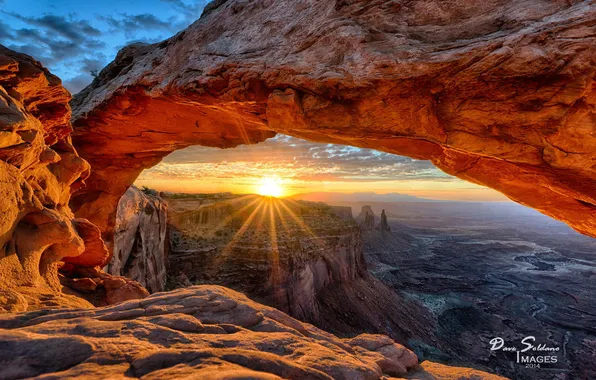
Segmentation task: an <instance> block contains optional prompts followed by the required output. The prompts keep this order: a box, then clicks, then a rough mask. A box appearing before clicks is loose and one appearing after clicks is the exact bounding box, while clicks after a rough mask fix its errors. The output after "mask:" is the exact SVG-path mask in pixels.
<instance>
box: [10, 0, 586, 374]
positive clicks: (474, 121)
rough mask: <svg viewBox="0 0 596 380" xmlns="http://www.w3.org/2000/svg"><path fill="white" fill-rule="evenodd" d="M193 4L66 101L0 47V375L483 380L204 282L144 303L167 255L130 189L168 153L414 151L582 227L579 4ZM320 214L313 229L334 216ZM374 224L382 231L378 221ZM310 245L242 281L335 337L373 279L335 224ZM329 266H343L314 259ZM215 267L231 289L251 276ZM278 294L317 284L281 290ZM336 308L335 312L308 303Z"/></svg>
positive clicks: (159, 223) (404, 314)
mask: <svg viewBox="0 0 596 380" xmlns="http://www.w3.org/2000/svg"><path fill="white" fill-rule="evenodd" d="M446 8H448V9H446ZM205 9H206V10H205V12H204V14H203V16H202V17H201V18H200V19H199V20H197V21H196V22H195V23H193V24H192V25H191V26H190V27H189V28H188V29H186V30H184V31H181V32H180V33H178V34H176V35H175V36H173V37H171V38H170V39H167V40H165V41H163V42H160V43H156V44H140V43H137V44H133V45H129V46H127V47H125V48H123V49H122V50H121V51H120V52H119V53H118V55H117V57H116V59H115V60H114V62H112V63H111V64H109V65H108V66H107V67H106V68H104V69H103V70H102V71H101V72H100V73H98V76H97V78H96V79H95V80H94V81H93V83H92V84H91V85H90V86H89V87H87V88H86V89H84V90H83V91H81V92H80V93H79V94H77V95H76V96H75V97H74V99H72V101H71V96H70V94H69V93H68V91H66V90H65V89H64V88H63V87H62V85H61V81H60V79H59V78H57V77H56V76H54V75H52V74H51V73H50V72H49V71H48V70H47V69H45V68H44V67H43V66H42V65H41V64H40V63H39V62H37V61H36V60H35V59H33V58H32V57H29V56H27V55H25V54H21V53H16V52H13V51H11V50H10V49H7V48H5V47H3V46H0V194H1V197H0V288H1V290H0V311H2V312H4V313H6V314H4V315H2V316H0V334H1V335H2V336H3V338H2V340H3V342H5V343H6V344H3V345H2V346H1V347H0V349H1V350H2V353H3V355H2V358H1V359H0V363H2V369H1V371H2V372H1V373H2V377H3V378H22V377H34V376H39V377H41V378H43V377H45V378H52V377H54V378H55V377H85V376H87V377H90V378H96V377H98V376H100V377H124V376H127V377H146V378H151V377H155V378H166V377H172V378H173V377H177V376H181V375H189V374H191V373H192V374H195V375H196V374H197V373H201V372H199V371H203V373H205V372H209V376H212V377H213V378H222V377H223V374H224V373H229V374H230V376H236V377H241V376H252V377H255V378H264V379H271V378H295V379H302V378H354V379H369V378H370V379H381V378H390V377H391V376H406V377H413V378H425V377H426V378H429V379H432V378H437V377H438V378H461V377H466V376H467V377H470V378H485V379H492V378H499V377H497V376H494V375H490V374H487V373H483V372H478V371H474V370H468V369H465V368H454V367H446V366H442V365H439V364H436V363H428V362H423V363H421V364H420V365H418V364H417V362H418V359H417V358H416V355H414V354H413V353H412V352H411V351H410V350H408V349H407V348H405V347H404V346H402V345H399V344H396V343H395V342H394V341H393V340H392V339H391V338H388V337H387V336H378V335H372V336H370V335H360V336H356V337H353V338H351V339H349V338H346V339H341V338H337V337H336V336H333V335H331V334H329V333H326V332H324V331H322V330H319V329H318V328H315V327H313V326H312V325H310V324H307V323H302V322H299V321H297V320H295V319H293V318H291V317H289V316H287V315H285V314H284V313H282V312H280V311H278V310H276V309H272V308H270V307H268V306H265V305H261V304H258V303H255V302H254V301H251V300H249V299H247V298H246V297H245V296H243V295H242V294H239V293H236V292H234V291H232V290H229V289H225V288H222V287H218V286H215V285H210V286H200V287H189V288H187V289H181V290H176V291H174V292H169V293H158V294H154V295H152V296H150V295H149V292H148V291H147V289H145V287H147V288H150V289H151V290H159V289H160V288H162V287H163V286H164V283H165V282H164V281H165V280H164V275H165V274H166V273H167V271H166V270H164V266H163V265H162V264H161V263H162V262H163V260H168V261H170V260H171V261H172V262H175V260H174V258H173V257H172V256H173V255H172V256H170V252H168V250H167V249H166V248H163V252H161V251H160V249H159V248H158V249H154V248H155V247H161V242H164V241H168V240H169V237H167V228H166V225H165V219H164V218H163V216H164V215H165V214H166V213H167V212H168V211H167V210H166V209H165V208H164V207H162V206H163V205H162V204H161V203H160V202H159V199H157V198H156V197H155V196H154V195H152V194H144V193H143V194H142V195H141V193H142V192H138V190H136V191H135V190H134V189H133V190H129V189H130V185H132V184H133V182H134V180H135V179H136V178H137V176H138V175H139V173H141V171H142V170H144V169H145V168H148V167H151V166H153V165H155V164H157V163H158V162H159V161H160V160H161V159H162V158H163V157H164V156H166V155H167V154H169V153H171V152H172V151H174V150H176V149H180V148H183V147H186V146H190V145H205V146H214V147H220V148H232V147H234V146H237V145H239V144H254V143H258V142H260V141H263V140H265V139H267V138H270V137H273V136H275V134H276V133H284V134H288V135H291V136H296V137H300V138H305V139H309V140H313V141H319V142H328V143H342V144H347V145H353V146H358V147H366V148H374V149H378V150H382V151H386V152H390V153H395V154H401V155H407V156H410V157H413V158H417V159H425V160H430V161H432V162H433V163H434V164H435V165H436V166H437V167H439V168H441V169H442V170H444V171H445V172H447V173H449V174H452V175H454V176H457V177H459V178H462V179H465V180H468V181H471V182H474V183H476V184H481V185H485V186H488V187H492V188H494V189H497V190H499V191H501V192H502V193H504V194H505V195H507V196H508V197H509V198H511V199H512V200H514V201H516V202H519V203H521V204H523V205H526V206H529V207H532V208H534V209H536V210H538V211H540V212H542V213H544V214H546V215H548V216H550V217H553V218H555V219H558V220H561V221H563V222H565V223H567V224H568V225H569V226H571V227H572V228H574V229H576V230H577V231H579V232H581V233H583V234H585V235H588V236H592V237H595V236H596V195H595V193H594V191H595V190H594V189H595V188H596V187H595V186H594V184H595V179H596V174H595V171H594V167H595V164H594V162H595V161H596V157H595V154H596V149H595V148H596V140H595V138H596V137H595V134H594V125H596V121H595V116H594V115H595V108H596V88H595V87H594V78H595V77H596V74H595V73H596V43H595V42H596V41H595V40H596V33H595V29H596V5H595V4H594V2H593V1H561V2H550V1H538V2H536V1H529V0H527V1H525V0H524V1H516V2H513V1H505V0H491V1H486V2H481V3H480V2H479V3H475V4H474V5H470V4H469V2H464V1H453V2H450V3H449V7H443V6H441V2H440V1H438V0H424V1H420V2H402V1H396V0H395V1H361V0H360V1H359V0H336V1H331V0H327V1H318V2H310V1H306V0H299V1H289V0H267V1H260V2H255V1H246V0H227V1H226V0H218V1H213V2H211V3H210V4H209V5H208V6H207V7H206V8H205ZM71 107H72V113H71ZM127 191H129V192H130V193H129V194H128V195H126V193H127ZM123 195H126V196H125V197H124V198H123ZM294 207H297V206H294ZM321 207H322V206H321ZM315 208H316V207H315ZM270 209H271V207H270ZM333 210H334V209H332V208H331V209H327V211H325V212H331V211H333ZM218 212H220V211H219V210H213V212H212V213H205V214H199V219H198V224H201V222H202V221H204V220H207V221H208V222H207V223H209V220H211V219H212V215H217V213H218ZM294 212H296V211H294ZM333 212H334V214H333V215H335V216H336V217H337V219H336V220H335V222H334V223H339V224H341V223H343V222H346V223H351V222H349V221H347V220H346V217H345V216H346V212H345V210H341V209H335V211H333ZM119 213H120V215H121V218H120V219H118V214H119ZM338 214H339V215H338ZM329 215H331V214H329ZM342 215H343V216H342ZM371 216H372V215H371ZM202 218H203V219H202ZM323 219H325V218H323ZM368 219H369V221H368V222H367V223H365V224H366V225H368V226H369V225H370V224H371V221H370V218H368ZM194 221H195V222H197V220H194ZM373 222H374V216H373ZM374 223H375V224H376V222H374ZM389 224H390V223H388V227H389ZM264 225H265V224H264ZM271 225H273V224H270V225H269V227H270V228H271ZM239 228H240V229H242V226H240V227H239ZM349 228H350V227H348V229H349ZM352 228H356V226H355V225H354V226H352ZM390 228H391V231H388V230H386V229H384V228H381V230H382V232H384V233H394V232H395V231H396V228H399V226H395V225H391V226H390ZM247 229H248V228H247ZM372 231H375V233H376V232H377V231H376V230H372ZM372 231H371V232H372ZM274 235H275V234H271V236H274ZM321 235H322V236H326V237H328V238H329V239H327V238H326V239H324V241H323V242H322V243H323V244H324V245H325V246H329V244H332V242H333V244H337V247H338V248H333V249H331V250H329V251H330V252H334V257H326V256H325V252H327V251H328V249H324V250H322V251H321V255H322V256H321V257H324V259H323V260H322V261H319V260H318V256H317V257H315V259H316V260H314V262H313V263H311V262H310V259H312V258H311V257H306V258H305V257H301V256H300V255H298V257H301V259H302V260H304V259H308V260H306V261H299V262H298V265H299V268H303V269H304V271H300V270H299V271H297V272H296V273H301V275H300V276H299V277H300V278H297V279H292V281H290V282H287V281H286V280H288V277H287V276H288V274H292V273H294V271H290V272H287V273H283V272H282V273H279V277H275V276H269V277H267V278H265V279H255V281H257V280H260V281H262V280H269V284H268V285H271V286H272V289H276V290H277V293H276V292H273V293H276V294H275V297H273V298H271V299H266V301H268V302H269V301H271V302H277V303H278V304H279V306H280V308H282V309H285V310H287V311H288V312H290V313H294V314H295V315H297V316H300V317H303V318H305V319H308V318H312V320H313V321H315V322H317V324H319V325H320V326H322V327H323V328H326V329H329V330H330V331H333V332H337V333H338V334H344V333H345V334H348V333H353V332H354V331H355V330H357V328H359V327H358V326H354V325H353V323H354V321H355V320H356V318H361V316H362V315H364V314H363V313H365V312H367V311H368V313H370V314H374V310H375V309H374V308H373V307H377V308H382V309H384V308H386V307H389V306H387V305H385V304H383V303H382V302H381V303H376V304H375V303H374V302H373V301H371V302H369V301H366V298H368V297H370V298H373V297H372V296H373V294H367V293H366V292H367V291H368V290H367V289H370V286H371V284H373V285H374V286H375V287H376V288H375V289H384V288H383V287H384V286H385V285H383V284H382V283H380V282H376V283H375V282H374V281H375V279H373V278H370V277H367V274H366V273H364V272H363V271H364V266H363V262H364V261H363V259H362V257H361V256H360V255H358V254H357V251H356V250H355V249H351V248H350V247H351V245H352V244H354V242H353V240H352V239H351V236H350V235H349V234H347V235H342V236H340V235H339V234H333V233H331V234H329V233H325V234H321ZM225 237H226V238H227V237H229V236H225ZM232 239H233V237H232ZM264 241H266V240H264ZM264 241H263V240H260V242H264ZM288 243H290V242H288ZM193 244H194V243H193ZM258 244H261V243H259V242H257V247H259V246H258ZM278 244H279V243H278ZM316 246H317V242H316V239H313V241H312V245H311V246H310V247H311V251H313V252H316ZM251 247H252V249H251ZM178 248H179V247H178ZM190 248H192V249H195V250H196V249H198V248H197V247H195V246H193V247H190ZM247 248H248V251H251V252H252V253H251V254H256V253H255V251H256V252H258V250H255V249H254V245H248V247H247ZM291 248H292V246H291V244H290V245H289V246H288V249H291ZM334 249H335V250H334ZM278 250H279V246H278ZM279 251H280V258H281V257H282V255H281V253H282V250H279ZM182 253H183V252H181V251H180V250H178V251H177V252H176V254H177V255H179V254H182ZM298 253H300V250H297V254H298ZM302 253H304V252H302ZM336 255H337V256H336ZM256 257H257V258H258V255H257V256H256ZM162 258H163V260H162ZM141 259H142V260H141ZM178 259H180V256H178ZM286 259H287V260H288V264H287V265H289V259H288V258H287V257H286ZM325 259H326V260H325ZM340 259H341V260H343V261H342V263H346V266H345V270H344V269H341V268H339V270H335V268H334V264H335V263H336V262H337V261H336V260H340ZM520 260H522V261H524V262H526V263H527V264H528V265H534V264H536V265H537V266H538V267H539V268H549V266H548V265H549V263H548V262H543V261H541V260H538V259H537V258H536V257H534V258H532V257H527V258H521V259H520ZM181 261H182V262H181V263H180V265H182V266H183V265H184V262H183V261H184V260H181ZM520 262H521V261H520ZM232 264H234V265H232V267H231V269H232V270H231V273H233V274H234V276H233V277H234V278H231V279H230V281H231V282H234V281H238V279H239V278H241V277H242V276H249V275H250V270H249V271H248V272H249V273H245V271H243V270H241V269H238V268H243V265H245V264H244V263H239V262H236V263H234V262H232ZM342 265H343V264H342ZM520 265H521V264H520ZM550 265H553V264H552V263H550ZM106 266H107V268H106ZM104 268H105V269H107V272H106V271H105V270H104ZM272 268H275V267H272ZM325 268H326V269H325ZM217 269H218V268H214V270H217ZM252 269H254V268H251V270H252ZM259 269H260V268H259ZM265 270H267V268H265ZM191 272H192V268H191ZM309 273H310V274H309ZM315 274H316V275H315ZM326 275H328V276H329V277H326ZM125 276H128V277H131V278H127V277H125ZM238 276H240V277H238ZM309 276H312V277H309ZM272 278H273V279H275V281H271V279H272ZM309 278H310V279H309ZM317 281H320V282H319V283H317ZM326 281H327V282H326ZM257 282H258V281H257ZM289 284H291V285H289ZM321 284H325V285H328V286H324V287H323V286H321ZM334 284H341V286H339V287H334V286H333V285H334ZM358 284H360V285H358ZM143 285H144V286H143ZM238 286H240V285H238ZM274 286H277V287H278V288H274ZM293 286H298V287H299V289H302V290H306V289H318V290H320V292H319V294H316V295H313V292H310V290H309V291H306V292H304V293H305V294H306V295H307V296H306V297H304V298H301V295H302V293H300V296H299V295H297V294H294V295H292V294H293V293H292V292H293V289H292V287H293ZM406 286H407V284H406ZM348 287H354V289H352V290H350V291H349V292H348V291H347V290H346V289H348ZM249 290H250V289H249ZM342 291H343V292H346V293H345V294H343V295H342V294H341V293H340V292H342ZM387 291H388V292H390V290H389V289H388V290H387ZM388 294H389V293H388ZM255 295H256V296H257V297H258V296H259V295H258V294H257V292H255ZM392 297H393V296H392ZM395 297H397V296H395ZM315 298H316V300H315ZM286 300H289V301H286ZM340 302H341V303H342V305H338V303H340ZM379 302H380V301H379ZM404 302H407V300H405V299H404ZM411 304H412V305H415V304H416V303H415V302H413V301H412V302H411ZM313 305H316V306H315V307H312V306H313ZM350 305H352V306H353V307H352V313H353V314H352V315H346V317H345V320H343V321H339V322H340V323H338V321H336V320H325V314H326V313H324V312H321V310H335V312H334V313H332V315H337V314H338V313H337V308H338V307H339V306H341V307H350ZM371 305H372V306H371ZM309 307H311V309H309V310H314V312H313V313H312V314H307V313H306V312H305V310H307V308H309ZM317 308H318V309H319V313H318V314H317V313H316V310H317ZM325 308H326V309H325ZM364 309H367V310H364ZM371 310H372V312H371ZM537 314H538V315H544V314H541V313H540V312H539V311H537ZM396 315H397V317H396V320H395V321H393V322H392V323H393V324H394V327H391V326H390V327H385V328H386V329H387V330H388V331H387V334H389V335H392V336H400V337H403V338H404V339H407V338H408V335H407V334H408V333H412V334H423V331H422V330H414V329H415V328H416V324H415V323H416V322H417V321H416V320H415V315H413V313H408V310H406V309H402V310H400V313H399V314H396ZM547 317H548V314H547ZM358 320H360V319H358ZM361 320H363V321H366V320H367V319H366V318H363V319H361ZM410 323H412V324H410ZM370 324H371V325H372V326H373V327H375V328H378V326H375V325H376V324H377V322H375V321H374V320H372V321H371V322H370ZM410 326H414V327H411V328H410ZM394 328H395V331H389V330H392V329H394ZM399 329H403V330H402V331H400V330H399ZM408 329H409V330H410V331H405V330H408ZM400 334H401V335H400ZM428 339H429V341H432V339H433V337H432V336H430V337H428ZM437 344H440V342H438V343H437ZM48 347H54V348H53V349H52V350H48ZM249 352H250V353H249ZM219 370H221V371H224V372H221V373H219V374H218V373H217V372H215V371H219Z"/></svg>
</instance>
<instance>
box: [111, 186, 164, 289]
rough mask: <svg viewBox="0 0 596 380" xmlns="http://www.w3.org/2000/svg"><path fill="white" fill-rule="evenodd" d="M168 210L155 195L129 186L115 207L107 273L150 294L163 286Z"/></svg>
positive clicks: (162, 201)
mask: <svg viewBox="0 0 596 380" xmlns="http://www.w3.org/2000/svg"><path fill="white" fill-rule="evenodd" d="M166 226H167V206H166V203H165V202H164V200H163V199H161V198H160V197H159V196H158V195H157V194H151V193H150V192H142V191H140V190H139V189H137V188H136V187H134V186H131V187H130V188H129V189H128V190H127V191H126V193H125V194H124V195H123V196H122V198H121V199H120V202H119V203H118V213H117V217H116V227H115V233H114V255H113V256H112V260H111V261H110V264H109V265H108V269H107V271H108V273H111V274H113V275H116V276H124V277H127V278H130V279H133V280H135V281H138V282H139V283H140V284H141V285H143V286H144V287H145V288H147V289H148V290H149V291H150V292H159V291H162V290H164V286H165V284H166V262H167V257H166V246H167V245H169V243H168V242H167V241H166Z"/></svg>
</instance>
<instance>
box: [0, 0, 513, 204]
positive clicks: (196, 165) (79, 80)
mask: <svg viewBox="0 0 596 380" xmlns="http://www.w3.org/2000/svg"><path fill="white" fill-rule="evenodd" d="M206 3H207V1H189V0H126V1H121V0H103V1H80V0H77V1H67V0H37V1H22V0H0V12H1V14H2V17H0V44H3V45H5V46H7V47H9V48H11V49H13V50H17V51H21V52H24V53H27V54H30V55H32V56H34V57H35V58H36V59H38V60H40V61H41V62H42V63H43V64H45V65H46V66H47V67H49V68H50V70H51V71H52V72H53V73H55V74H57V75H58V76H60V77H61V78H62V79H63V83H64V85H65V86H66V87H67V88H68V89H69V90H70V91H71V92H73V93H76V92H78V91H80V90H81V89H82V88H84V87H85V86H86V85H87V84H89V83H90V82H91V80H92V75H91V72H92V71H95V70H101V68H103V67H104V66H105V65H106V64H108V63H109V62H110V61H111V60H112V59H113V58H114V57H115V55H116V53H117V52H118V50H119V49H120V48H122V47H123V46H125V45H127V44H129V43H132V42H147V43H153V42H158V41H161V40H163V39H165V38H167V37H169V36H171V35H173V34H174V33H176V32H177V31H179V30H181V29H184V28H185V27H186V26H188V25H189V24H190V23H192V22H193V21H194V20H196V19H197V18H198V17H199V16H200V14H201V12H202V9H203V7H204V5H205V4H206ZM271 179H273V180H274V181H275V182H276V184H278V185H279V186H281V188H282V189H283V195H293V194H299V193H309V192H347V193H351V192H375V193H380V194H384V193H403V194H409V195H414V196H418V197H422V198H431V199H447V200H469V201H498V200H505V199H506V198H505V197H504V196H503V195H501V194H500V193H498V192H496V191H494V190H491V189H487V188H483V187H480V186H477V185H474V184H471V183H468V182H464V181H462V180H459V179H457V178H454V177H451V176H448V175H446V174H444V173H443V172H441V171H440V170H438V169H437V168H435V167H434V166H433V165H432V164H431V163H429V162H426V161H417V160H413V159H410V158H407V157H400V156H395V155H391V154H387V153H382V152H376V151H372V150H367V149H358V148H353V147H346V146H338V145H329V144H315V143H311V142H307V141H302V140H298V139H295V138H291V137H288V136H281V135H280V136H277V137H276V138H274V139H270V140H267V141H266V142H264V143H260V144H257V145H253V146H243V147H239V148H235V149H229V150H219V149H214V148H203V147H190V148H187V149H184V150H181V151H177V152H174V153H172V154H171V155H169V156H168V157H166V158H165V159H164V161H163V162H162V163H160V164H159V165H157V166H155V167H154V168H151V169H149V170H146V171H145V172H144V173H142V175H141V176H140V177H139V179H138V180H137V182H136V184H137V185H139V186H143V185H144V186H148V187H151V188H155V189H158V190H167V191H177V192H220V191H231V192H235V193H254V192H259V189H260V188H261V187H262V184H263V181H267V180H269V181H270V180H271Z"/></svg>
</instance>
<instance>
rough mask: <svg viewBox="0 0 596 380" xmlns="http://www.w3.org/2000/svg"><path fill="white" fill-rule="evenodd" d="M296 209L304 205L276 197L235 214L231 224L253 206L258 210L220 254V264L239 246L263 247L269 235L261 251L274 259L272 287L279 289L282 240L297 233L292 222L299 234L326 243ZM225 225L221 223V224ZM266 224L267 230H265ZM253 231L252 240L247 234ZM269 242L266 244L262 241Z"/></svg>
mask: <svg viewBox="0 0 596 380" xmlns="http://www.w3.org/2000/svg"><path fill="white" fill-rule="evenodd" d="M292 206H297V208H298V207H300V204H299V203H298V202H295V201H291V200H286V199H278V198H274V197H257V198H256V199H254V200H252V201H251V202H250V203H248V204H247V205H245V206H243V207H242V208H241V209H240V210H238V211H237V212H235V213H234V214H233V216H231V217H228V218H226V220H227V222H226V223H229V221H230V220H231V219H233V218H234V217H236V216H238V215H243V214H244V213H246V212H247V211H248V210H250V208H251V207H254V210H252V212H251V213H250V214H249V216H248V217H247V218H246V219H245V220H244V222H243V224H242V225H241V226H240V228H239V229H238V230H237V231H236V233H235V234H234V235H233V236H232V238H231V239H230V240H229V241H228V243H227V244H226V246H225V247H224V248H223V249H222V250H221V251H220V253H219V255H218V257H217V261H218V262H220V263H221V262H223V261H225V260H227V258H228V257H229V256H230V255H231V254H233V252H234V249H235V248H237V247H239V246H240V247H243V248H245V247H247V246H253V247H254V246H259V244H260V243H259V240H260V239H261V238H262V237H263V234H267V235H268V236H266V239H268V241H267V243H269V244H266V245H264V246H263V247H261V248H264V249H265V250H266V251H267V257H268V258H269V259H270V260H271V266H272V268H273V272H272V273H271V284H272V285H273V286H275V285H276V284H278V283H279V268H280V265H279V264H280V248H279V237H280V234H282V236H283V235H284V234H285V236H290V234H295V233H296V232H297V231H296V230H295V228H294V227H291V226H290V225H289V222H290V221H292V222H293V223H292V224H293V225H296V226H297V228H298V230H299V231H303V232H304V233H305V234H306V235H307V236H308V237H309V238H310V239H312V241H314V242H315V244H317V245H318V246H321V245H322V244H324V242H323V241H322V240H321V239H320V238H319V237H318V236H317V235H316V234H315V233H314V231H313V230H312V229H311V228H310V227H309V226H308V225H307V224H306V223H305V222H304V220H303V219H302V218H301V217H300V216H298V215H296V212H295V211H294V210H292V208H293V207H292ZM221 224H222V223H220V225H221ZM278 224H279V225H281V227H282V228H283V232H280V231H279V229H278ZM265 225H267V226H266V228H265ZM249 230H252V231H253V233H252V234H251V235H250V237H248V236H245V235H246V233H247V231H249ZM249 239H255V240H256V241H249ZM262 242H265V241H262Z"/></svg>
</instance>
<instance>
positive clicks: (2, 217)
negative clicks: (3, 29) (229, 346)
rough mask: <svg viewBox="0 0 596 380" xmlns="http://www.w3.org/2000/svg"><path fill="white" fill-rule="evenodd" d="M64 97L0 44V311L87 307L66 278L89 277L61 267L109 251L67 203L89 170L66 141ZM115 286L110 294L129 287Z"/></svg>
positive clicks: (53, 80) (97, 261)
mask: <svg viewBox="0 0 596 380" xmlns="http://www.w3.org/2000/svg"><path fill="white" fill-rule="evenodd" d="M69 100H70V94H69V93H68V91H66V90H65V89H64V88H63V87H62V85H61V82H60V79H58V78H57V77H55V76H54V75H52V74H50V73H49V72H48V71H47V70H46V69H45V68H43V67H42V66H41V64H40V63H39V62H37V61H35V60H34V59H33V58H31V57H29V56H27V55H24V54H19V53H16V52H13V51H11V50H9V49H6V48H5V47H3V46H0V288H1V289H2V290H1V292H0V311H23V310H32V309H38V308H47V307H65V306H68V307H91V304H90V303H89V302H87V301H85V300H84V299H83V298H79V297H76V296H74V295H72V294H65V293H63V291H64V292H66V293H72V290H71V289H63V285H67V286H70V285H73V288H74V289H79V288H81V287H84V288H85V289H86V290H87V291H92V289H91V287H92V285H91V283H90V281H91V282H92V280H90V279H89V278H86V279H82V278H69V277H64V276H59V273H58V270H59V268H60V269H63V270H66V272H69V273H70V274H72V270H69V269H68V268H73V267H75V266H77V267H86V268H93V267H95V266H97V265H101V264H102V263H104V262H105V260H106V259H107V257H108V251H107V249H106V247H105V245H104V243H103V241H102V240H101V233H100V230H99V228H98V227H96V226H95V225H93V224H92V223H90V222H89V221H88V220H86V219H81V218H75V217H74V215H73V213H72V211H71V210H70V208H69V205H68V203H69V200H70V195H71V192H72V191H74V190H76V189H78V188H80V187H82V186H84V180H85V178H87V176H88V175H89V164H88V163H87V162H86V161H85V160H83V159H82V158H80V157H79V156H78V155H77V152H76V150H75V149H74V148H73V146H72V144H71V141H70V133H71V131H72V127H71V124H70V107H69V105H68V102H69ZM76 277H80V276H76ZM129 285H130V286H133V287H134V286H138V284H137V285H134V284H133V283H132V282H131V283H130V284H129ZM112 288H113V291H111V292H108V293H112V294H113V297H111V298H112V299H114V300H115V299H127V294H128V296H130V295H131V294H130V292H124V289H121V290H117V289H119V288H118V287H112ZM93 290H94V289H93ZM138 290H139V291H142V289H138ZM75 293H76V292H75Z"/></svg>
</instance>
